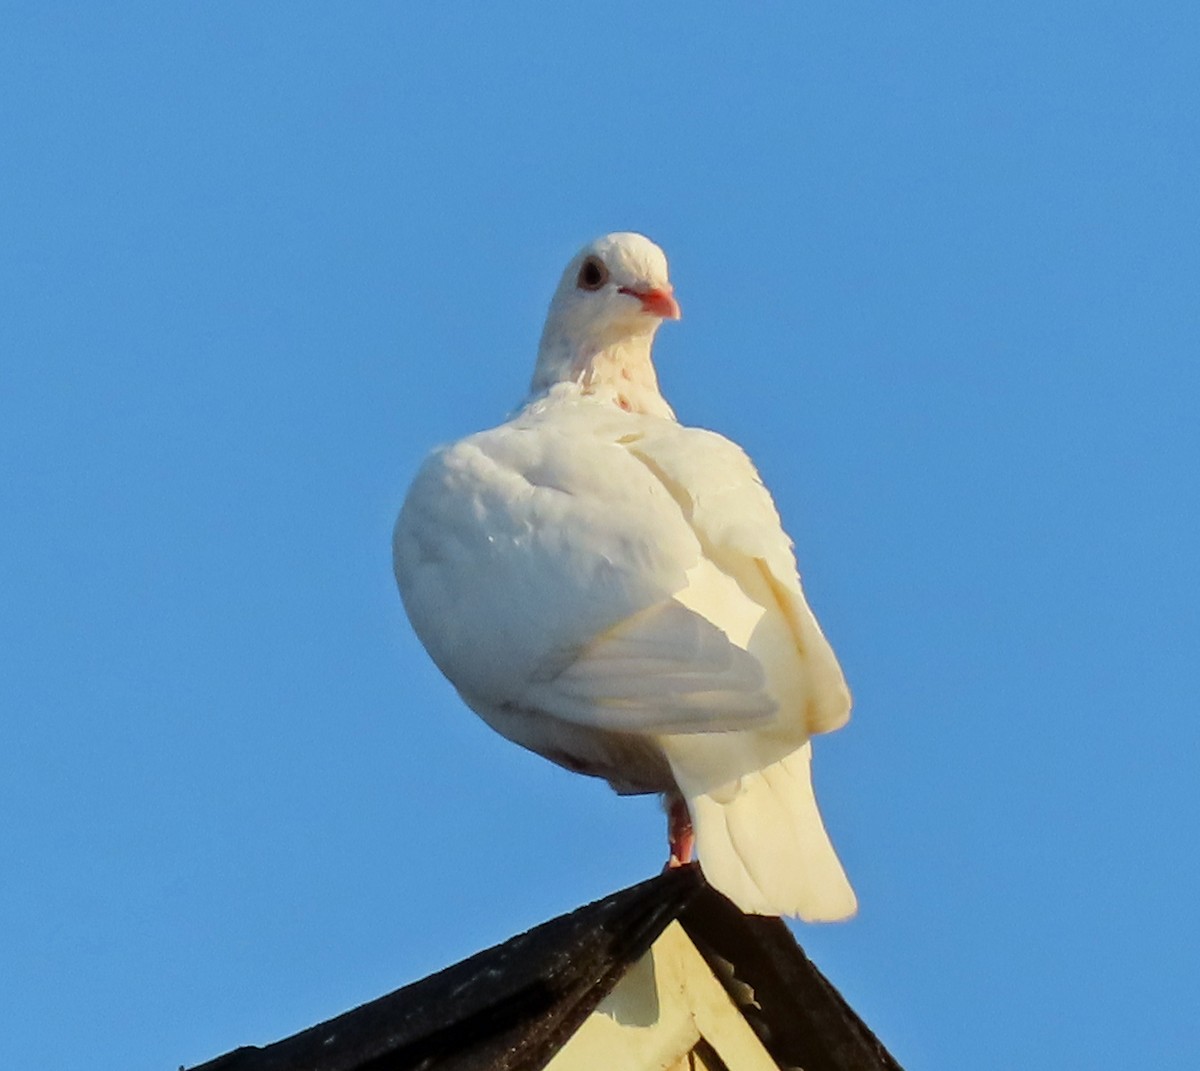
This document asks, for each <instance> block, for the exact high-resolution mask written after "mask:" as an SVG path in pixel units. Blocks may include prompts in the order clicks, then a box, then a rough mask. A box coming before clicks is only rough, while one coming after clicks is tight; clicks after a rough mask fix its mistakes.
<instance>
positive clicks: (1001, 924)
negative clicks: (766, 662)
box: [0, 2, 1200, 1071]
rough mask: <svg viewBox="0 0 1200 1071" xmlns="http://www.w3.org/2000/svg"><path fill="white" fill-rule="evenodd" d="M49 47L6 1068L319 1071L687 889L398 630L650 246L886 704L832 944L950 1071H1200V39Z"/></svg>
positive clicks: (30, 103) (10, 692)
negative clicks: (318, 1057)
mask: <svg viewBox="0 0 1200 1071" xmlns="http://www.w3.org/2000/svg"><path fill="white" fill-rule="evenodd" d="M3 24H4V26H3V32H2V33H0V161H2V164H0V295H2V308H0V592H2V594H0V963H2V964H3V966H2V968H0V990H3V999H0V1065H2V1066H5V1067H45V1068H71V1067H80V1066H84V1065H87V1066H89V1067H93V1068H100V1069H103V1068H113V1069H117V1068H120V1069H147V1071H149V1069H152V1068H158V1069H162V1068H174V1067H176V1066H178V1065H179V1064H189V1065H190V1064H193V1063H197V1062H199V1061H201V1060H204V1059H206V1058H209V1057H211V1056H214V1055H216V1054H218V1053H220V1052H224V1051H226V1050H227V1049H230V1048H233V1047H234V1046H236V1045H239V1044H243V1043H250V1042H258V1043H262V1042H267V1041H270V1040H272V1039H274V1038H276V1037H279V1036H282V1035H285V1034H288V1033H291V1032H293V1031H295V1030H297V1029H300V1028H302V1027H305V1026H308V1025H310V1024H311V1023H313V1022H315V1021H317V1020H318V1019H321V1018H324V1017H327V1016H329V1015H332V1014H334V1013H336V1012H339V1011H341V1010H344V1009H345V1008H348V1007H350V1006H351V1005H353V1004H356V1003H358V1002H361V1001H363V1000H366V999H370V998H372V997H374V996H377V995H379V994H381V993H383V992H385V991H387V990H389V989H391V988H394V987H396V986H398V985H400V984H402V983H404V982H407V981H410V980H412V979H414V978H417V977H420V976H423V975H424V974H426V973H429V972H430V971H432V970H434V969H436V968H438V967H441V966H443V965H446V964H448V963H450V962H452V961H454V960H457V959H459V958H461V957H463V956H465V955H467V954H469V953H471V952H473V951H475V950H477V949H479V948H481V947H483V946H485V945H488V944H491V943H494V942H497V941H500V940H502V939H504V938H506V937H508V936H510V935H511V934H513V933H516V932H518V931H520V930H522V929H524V928H526V927H528V926H530V925H532V924H534V923H536V922H538V921H541V920H542V919H544V918H547V917H550V916H552V915H555V914H558V913H561V912H563V911H566V910H569V909H571V908H573V907H575V906H576V905H578V904H580V903H583V902H585V901H587V900H590V899H594V898H595V897H598V896H602V895H604V894H606V893H607V892H609V891H611V890H613V889H616V888H618V887H621V886H623V885H626V884H629V883H632V882H634V881H637V880H640V879H642V878H644V877H646V876H649V875H651V874H653V873H654V872H656V871H657V869H658V868H659V867H660V866H661V864H662V861H663V859H664V857H665V847H664V828H663V820H662V816H661V814H660V813H659V811H658V808H657V804H656V803H655V802H654V801H652V800H645V799H641V800H628V799H625V800H621V799H617V798H616V797H614V796H612V795H611V793H609V791H608V790H607V788H606V787H605V786H603V785H602V784H599V783H592V782H588V781H585V780H582V779H579V778H574V777H572V776H570V775H568V774H566V773H565V772H563V771H560V770H558V769H557V768H555V767H552V766H551V765H549V764H547V763H545V762H543V761H541V760H538V759H536V758H534V757H533V756H530V755H527V754H525V753H523V752H521V751H520V750H518V749H516V748H515V747H513V746H512V745H509V744H508V743H507V742H505V741H504V740H502V739H500V738H499V737H496V736H494V735H492V734H491V733H490V732H489V731H488V730H487V729H486V728H485V727H484V726H483V725H482V724H481V723H478V722H477V721H476V719H475V718H474V716H473V715H471V714H470V713H469V712H467V711H466V709H465V708H464V707H463V706H462V705H461V703H460V702H459V701H458V700H457V698H456V697H455V695H454V693H453V691H452V690H451V689H450V687H449V686H448V685H447V684H446V683H445V682H444V681H442V680H441V678H440V677H439V675H438V673H437V671H436V670H435V669H434V667H433V666H432V664H431V663H430V662H429V661H428V659H427V658H426V657H425V655H424V653H423V652H422V650H421V649H420V647H419V645H418V643H417V642H416V640H415V639H414V637H413V636H412V634H411V632H410V631H409V629H408V626H407V624H406V622H405V620H404V617H403V612H402V610H401V607H400V604H399V600H398V598H397V596H396V594H395V591H394V588H393V584H392V580H391V576H390V561H389V537H390V529H391V523H392V519H393V517H394V515H395V511H396V509H397V508H398V506H399V503H400V501H401V499H402V497H403V493H404V490H405V488H406V486H407V484H408V481H409V480H410V478H411V476H412V474H413V472H414V470H415V468H416V466H417V465H418V464H419V462H420V460H421V458H422V456H423V455H424V454H425V453H426V452H427V451H428V449H429V448H431V447H432V446H433V445H435V444H437V443H439V442H442V441H446V440H448V439H452V438H456V437H458V436H460V435H462V434H465V433H467V432H470V431H473V430H476V429H479V428H482V427H485V426H489V425H491V424H494V423H497V422H499V421H500V420H501V419H503V417H504V416H505V414H506V413H507V412H508V411H509V410H511V409H512V407H513V406H514V405H515V404H517V402H519V400H520V398H521V396H522V394H523V392H524V388H525V384H526V382H527V378H528V375H529V371H530V368H531V362H532V358H533V352H534V347H535V345H536V340H537V336H538V332H539V330H540V326H541V320H542V316H543V313H544V310H545V306H546V303H547V301H548V299H549V295H550V292H551V290H552V288H553V286H554V283H555V281H556V280H557V277H558V273H559V271H560V270H561V267H562V265H563V264H564V263H565V261H566V259H567V258H568V257H569V256H570V255H571V254H572V253H573V252H574V251H575V249H576V248H577V247H578V246H579V245H581V244H582V243H583V242H584V241H586V240H588V239H590V238H592V237H594V236H595V235H597V234H601V233H604V232H607V231H610V230H616V229H635V230H641V231H643V232H645V233H647V234H649V235H650V236H651V237H653V238H654V239H655V240H657V241H658V242H659V243H660V244H662V245H663V246H664V248H665V249H666V250H667V253H668V255H669V256H670V258H671V262H672V275H673V278H674V280H675V284H676V291H677V294H678V296H679V298H680V301H681V303H682V305H683V309H684V319H683V321H682V322H681V323H679V324H677V325H668V326H667V328H666V329H664V331H663V332H662V334H661V336H660V344H659V347H658V364H659V369H660V375H661V379H662V382H663V385H664V390H665V392H666V394H667V396H668V398H669V399H670V401H671V402H672V404H673V405H674V407H675V409H676V411H677V412H678V413H679V414H680V416H681V418H683V419H684V420H685V421H687V422H689V423H695V424H700V425H704V426H708V427H713V428H716V429H718V430H720V431H722V432H724V433H725V434H727V435H729V436H731V437H732V438H734V439H736V440H738V441H740V442H741V443H743V444H744V445H745V446H746V448H747V449H748V450H749V451H750V453H751V455H752V456H753V457H754V458H755V460H756V461H757V462H758V464H759V466H760V468H761V469H762V471H763V474H764V476H765V478H766V480H767V482H768V484H769V486H770V487H771V488H772V489H773V491H774V493H775V495H776V498H777V501H778V504H779V506H780V510H781V512H782V514H783V516H784V519H785V522H786V524H787V526H788V528H789V530H790V531H791V533H792V534H793V536H794V537H795V539H796V541H797V546H798V554H799V559H800V563H801V568H802V571H803V573H804V575H805V579H806V586H807V588H808V592H809V595H810V598H811V600H812V602H813V604H814V606H815V608H816V610H817V612H818V614H819V616H820V618H821V620H822V622H823V624H824V626H825V628H826V631H827V633H828V634H829V636H830V637H831V639H832V640H833V642H834V645H835V647H836V649H837V650H838V652H839V655H840V656H841V658H842V661H843V664H844V667H845V669H846V672H847V675H848V677H849V679H850V682H851V685H852V687H853V689H854V692H855V696H856V709H855V716H854V719H853V721H852V722H851V725H850V726H849V727H848V728H847V729H846V730H845V731H843V732H841V733H838V734H836V735H835V736H833V737H829V738H825V739H822V740H820V741H819V742H818V747H817V760H816V761H817V767H816V768H817V779H818V789H819V792H820V795H821V799H822V801H823V805H824V809H825V812H826V814H827V817H828V820H829V825H830V827H831V829H832V831H833V834H834V838H835V840H836V842H837V844H838V845H839V848H840V850H841V853H842V856H843V858H844V860H845V862H846V865H847V867H848V869H849V870H850V872H851V875H852V877H853V878H854V881H855V884H856V886H857V889H858V892H859V897H860V900H861V903H862V910H861V914H860V916H859V918H857V919H856V920H855V921H853V922H851V923H849V924H846V925H842V926H834V927H824V928H819V927H802V928H799V929H798V930H797V932H798V934H799V937H800V940H801V941H802V942H803V944H804V945H805V947H806V948H807V950H808V951H809V952H810V954H811V955H812V956H813V958H814V959H815V960H816V961H817V962H818V964H819V965H820V966H821V968H822V969H823V970H824V971H825V972H826V973H827V974H828V975H829V976H830V977H831V978H832V979H833V980H834V982H835V983H836V984H838V985H839V986H840V987H841V988H842V990H843V992H844V993H845V994H846V996H847V997H848V999H849V1000H850V1001H851V1003H852V1004H854V1006H855V1007H856V1008H857V1009H858V1010H859V1012H860V1013H861V1014H862V1015H863V1016H864V1018H865V1019H866V1020H867V1021H868V1022H869V1023H870V1024H871V1025H872V1026H873V1027H874V1028H875V1029H876V1031H877V1032H878V1033H879V1034H880V1036H881V1037H882V1038H883V1039H884V1041H885V1042H886V1043H887V1044H888V1045H889V1046H890V1047H891V1048H892V1049H893V1051H894V1052H895V1054H896V1055H897V1057H898V1058H899V1059H900V1060H901V1062H902V1063H906V1064H908V1065H910V1066H912V1067H913V1068H916V1067H922V1068H930V1069H957V1068H963V1067H970V1068H974V1069H979V1071H987V1069H991V1068H997V1069H998V1068H1011V1067H1033V1068H1042V1067H1045V1068H1057V1067H1062V1066H1081V1067H1082V1066H1086V1067H1090V1068H1125V1067H1129V1066H1154V1067H1157V1068H1194V1067H1195V1066H1196V1065H1197V1063H1198V1062H1200V1023H1198V1019H1197V1016H1196V1014H1195V1009H1196V1008H1197V1007H1198V1006H1200V972H1198V971H1197V968H1196V965H1195V949H1196V947H1197V941H1198V938H1200V924H1198V922H1197V914H1198V913H1197V907H1196V905H1197V903H1198V902H1200V862H1198V860H1197V850H1196V833H1195V829H1196V814H1197V809H1198V805H1200V788H1198V787H1197V761H1198V759H1200V747H1198V745H1200V718H1198V717H1197V714H1196V705H1197V701H1196V696H1197V691H1198V687H1200V672H1198V670H1197V658H1196V650H1197V641H1198V640H1200V628H1198V621H1197V605H1198V597H1200V592H1198V590H1197V589H1198V587H1200V585H1198V583H1197V581H1198V579H1200V577H1198V570H1197V561H1196V547H1197V542H1198V536H1200V530H1198V529H1200V508H1198V507H1200V502H1198V501H1197V499H1198V497H1200V496H1198V487H1200V481H1198V480H1197V462H1198V459H1200V434H1198V432H1197V420H1196V415H1195V413H1196V402H1195V399H1196V397H1197V393H1198V391H1200V374H1198V371H1197V358H1198V356H1200V314H1198V311H1197V310H1198V307H1200V306H1198V302H1197V295H1198V292H1200V198H1198V196H1197V189H1200V174H1198V172H1200V100H1198V97H1200V93H1198V90H1200V75H1198V73H1197V66H1196V55H1197V49H1198V47H1200V8H1197V7H1196V6H1195V5H1194V4H1185V3H1177V4H1173V3H1159V4H1152V5H1145V4H1133V3H1131V2H1113V3H1101V4H1083V3H1062V4H1057V5H1053V10H1047V5H1044V4H1034V3H1010V4H988V5H984V4H975V5H962V4H948V3H943V4H929V5H923V6H922V7H921V8H920V9H919V10H918V9H915V7H914V6H912V5H895V4H886V5H885V4H870V3H854V2H851V3H845V4H838V5H832V4H830V5H818V6H813V5H803V6H802V5H792V4H763V5H756V6H755V7H754V8H753V9H752V10H751V9H742V10H741V12H740V13H735V12H734V11H733V10H732V9H730V8H728V7H725V6H718V5H706V4H691V5H676V4H671V3H667V4H658V5H650V6H647V5H645V4H628V3H611V4H607V5H603V6H595V5H588V6H586V7H585V6H580V9H579V10H575V11H571V10H565V5H549V4H546V5H532V4H519V3H518V4H512V5H505V6H503V8H502V9H501V8H500V7H499V6H497V7H495V8H494V9H489V10H487V11H483V10H479V9H476V8H469V7H467V6H465V5H449V4H448V5H430V4H422V5H404V6H401V5H385V4H372V3H364V4H355V5H349V6H348V5H333V4H326V5H316V4H287V5H284V4H257V5H244V4H230V3H216V4H206V5H199V6H197V5H163V4H148V3H146V4H142V3H127V4H123V5H119V6H118V7H117V8H116V9H110V8H108V7H107V6H105V5H94V4H88V5H84V4H77V5H67V4H54V3H43V4H36V5H34V4H9V5H5V8H4V11H3Z"/></svg>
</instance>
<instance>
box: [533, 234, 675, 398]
mask: <svg viewBox="0 0 1200 1071" xmlns="http://www.w3.org/2000/svg"><path fill="white" fill-rule="evenodd" d="M678 319H679V305H678V303H677V302H676V301H675V296H674V294H673V293H672V290H671V283H670V280H669V278H668V276H667V258H666V256H665V255H664V254H663V251H662V250H661V249H659V248H658V246H656V245H655V244H654V243H653V242H652V241H650V239H649V238H646V237H644V236H643V235H640V234H633V233H631V232H624V231H623V232H618V233H615V234H606V235H605V236H604V237H603V238H597V239H596V240H595V241H594V242H589V243H588V244H587V245H585V246H584V247H583V248H582V249H581V250H580V251H579V252H578V253H576V254H575V256H574V257H573V258H572V260H571V262H570V263H569V264H568V265H567V267H566V270H565V271H564V272H563V275H562V279H561V280H560V281H559V284H558V289H557V290H555V292H554V297H553V298H552V299H551V301H550V311H549V313H548V314H547V316H546V326H545V329H544V330H543V332H542V342H541V346H540V347H539V350H538V363H537V369H536V370H535V372H534V377H533V388H534V390H535V391H538V390H544V389H546V388H547V387H549V386H552V385H553V384H554V383H560V382H564V381H574V382H578V383H580V384H582V385H583V386H585V387H589V386H592V385H593V384H595V383H600V382H603V381H605V380H606V379H608V378H609V375H610V373H615V374H616V375H618V376H619V377H620V378H623V379H625V380H629V379H630V378H633V379H634V380H635V381H636V380H645V379H646V372H647V371H648V372H649V377H650V383H649V384H648V385H653V386H654V387H655V390H656V391H657V385H656V384H654V383H653V369H652V368H651V367H650V345H651V343H652V341H653V339H654V333H655V332H656V331H657V330H658V328H659V326H660V325H661V324H662V322H663V320H678ZM643 366H644V367H643Z"/></svg>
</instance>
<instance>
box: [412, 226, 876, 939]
mask: <svg viewBox="0 0 1200 1071" xmlns="http://www.w3.org/2000/svg"><path fill="white" fill-rule="evenodd" d="M678 317H679V306H678V305H677V304H676V302H675V298H674V296H673V293H672V290H671V285H670V283H669V281H668V278H667V260H666V257H665V256H664V255H663V252H662V250H661V249H659V248H658V246H656V245H655V244H654V243H653V242H651V241H650V240H649V239H648V238H645V237H643V236H642V235H640V234H630V233H618V234H609V235H606V236H605V237H603V238H599V239H597V240H596V241H594V242H592V243H591V244H590V245H588V246H585V247H584V248H583V249H582V250H581V251H580V252H579V253H578V255H576V257H575V258H574V259H573V260H572V261H571V263H570V264H568V265H567V268H566V271H565V273H564V274H563V277H562V281H561V282H560V283H559V285H558V289H557V290H556V291H555V293H554V298H553V300H552V301H551V303H550V311H549V314H548V316H547V318H546V326H545V330H544V331H543V334H542V340H541V346H540V348H539V350H538V358H537V365H536V367H535V369H534V373H533V383H532V386H531V390H530V396H529V399H528V401H527V402H526V403H525V405H524V407H523V408H522V409H521V410H520V411H519V412H518V413H517V414H516V416H514V417H513V418H512V419H511V420H509V421H508V422H507V423H505V424H501V425H500V426H499V427H497V428H492V429H491V430H490V431H483V432H480V433H478V434H477V435H471V436H469V437H468V438H465V439H462V440H461V441H459V442H457V443H454V444H452V445H450V446H444V447H442V448H440V449H438V450H435V451H434V452H433V454H432V455H431V456H430V457H429V458H428V459H427V460H426V462H425V464H424V465H423V467H422V468H421V470H420V472H419V473H418V474H417V477H416V479H415V480H414V482H413V485H412V487H411V488H410V490H409V492H408V496H407V498H406V500H405V502H404V506H403V509H402V510H401V512H400V516H399V519H398V520H397V522H396V530H395V539H394V553H395V559H394V560H395V570H396V579H397V582H398V584H399V587H400V594H401V597H402V598H403V600H404V605H405V608H406V609H407V611H408V615H409V618H410V619H411V621H412V625H413V628H414V629H415V630H416V633H417V635H418V636H419V637H420V639H421V641H422V643H424V645H425V647H426V649H427V650H428V651H429V654H430V656H431V657H432V658H433V660H434V662H436V663H437V665H438V668H439V669H441V671H442V672H443V673H444V674H445V675H446V676H447V677H448V678H449V680H450V681H451V683H452V684H453V685H454V687H455V688H457V689H458V692H459V694H460V695H461V696H462V698H463V700H464V701H465V702H466V703H467V705H468V706H470V707H471V708H472V709H473V710H474V711H475V712H476V713H478V714H479V716H480V717H482V718H483V719H484V721H486V722H487V723H488V724H489V725H490V726H492V728H494V729H496V730H497V731H498V732H500V733H502V734H503V735H504V736H506V737H508V738H509V739H510V740H513V741H515V742H516V743H518V744H520V745H522V746H523V747H526V748H528V749H530V750H531V751H535V752H537V753H538V754H539V755H543V756H545V757H546V758H548V759H550V760H551V761H553V762H556V763H558V764H559V765H561V766H565V767H566V768H567V769H569V770H574V771H577V772H579V773H586V774H590V775H592V776H595V777H602V778H604V779H606V780H607V781H608V782H609V783H610V784H611V785H612V787H613V788H614V789H616V791H617V792H620V793H646V792H660V793H664V794H665V796H666V799H667V801H668V812H669V815H670V823H669V827H670V828H669V836H670V841H671V853H672V855H671V862H672V863H673V864H679V863H683V862H687V861H688V860H689V859H690V856H691V850H692V844H693V836H694V846H695V851H696V854H697V855H698V857H699V861H700V866H701V869H702V870H703V872H704V874H705V876H706V877H707V879H708V881H709V882H710V883H711V884H712V885H713V886H715V887H716V888H717V889H719V890H720V891H721V892H723V893H724V894H725V895H726V896H728V897H729V898H730V899H731V900H733V901H734V903H736V904H737V905H738V906H739V907H740V908H741V909H742V910H743V911H747V912H753V913H758V914H772V915H774V914H786V915H797V916H800V917H801V918H804V919H808V920H832V919H842V918H846V917H848V916H850V915H852V914H853V913H854V911H855V909H856V901H855V896H854V892H853V890H852V889H851V887H850V884H849V882H848V881H847V880H846V875H845V872H844V871H843V870H842V866H841V864H840V862H839V861H838V858H837V855H836V854H835V853H834V850H833V846H832V844H830V842H829V837H828V834H827V833H826V832H825V827H824V825H823V823H822V821H821V815H820V812H819V811H818V810H817V803H816V799H815V797H814V795H813V786H812V775H811V769H810V762H811V757H812V749H811V744H810V743H809V737H810V736H811V735H812V734H814V733H822V732H829V731H830V730H832V729H837V728H838V727H839V726H841V725H843V724H845V722H846V720H847V718H848V717H849V714H850V694H849V691H848V690H847V688H846V682H845V679H844V678H843V676H842V672H841V669H840V668H839V667H838V663H837V659H836V658H835V657H834V654H833V651H832V650H831V648H830V646H829V643H828V642H827V641H826V639H825V637H824V635H822V633H821V629H820V627H819V626H818V625H817V622H816V619H815V618H814V617H813V615H812V612H811V611H810V610H809V608H808V604H807V603H806V602H805V599H804V593H803V591H802V590H801V587H800V578H799V576H798V574H797V571H796V560H795V557H794V555H793V553H792V544H791V541H790V540H789V539H788V537H787V535H786V534H785V533H784V531H783V529H782V527H781V526H780V521H779V514H778V513H777V512H776V509H775V505H774V503H773V502H772V500H771V496H770V494H769V493H768V492H767V490H766V488H764V487H763V485H762V482H761V480H760V478H759V475H758V473H757V472H756V471H755V469H754V466H753V465H752V464H751V462H750V460H749V459H748V458H747V457H746V455H745V453H743V451H742V450H741V448H740V447H738V446H736V445H734V444H733V443H731V442H730V441H729V440H728V439H725V438H722V437H721V436H720V435H717V434H716V433H715V432H711V431H704V430H701V429H699V428H688V427H683V426H681V425H680V424H679V423H677V421H676V419H675V414H674V413H673V412H672V411H671V407H670V406H669V405H668V404H667V403H666V401H664V399H663V397H662V395H661V394H660V393H659V389H658V380H657V377H656V376H655V373H654V366H653V364H652V363H651V359H650V350H651V345H652V343H653V341H654V335H655V332H656V331H657V330H658V328H659V325H660V324H661V323H662V322H663V320H664V319H678ZM693 831H694V832H693Z"/></svg>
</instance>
